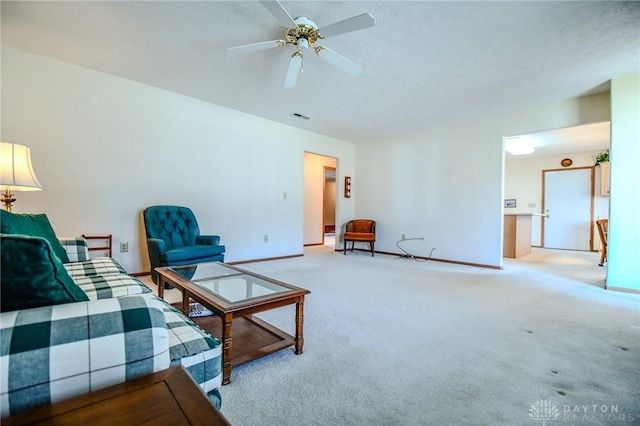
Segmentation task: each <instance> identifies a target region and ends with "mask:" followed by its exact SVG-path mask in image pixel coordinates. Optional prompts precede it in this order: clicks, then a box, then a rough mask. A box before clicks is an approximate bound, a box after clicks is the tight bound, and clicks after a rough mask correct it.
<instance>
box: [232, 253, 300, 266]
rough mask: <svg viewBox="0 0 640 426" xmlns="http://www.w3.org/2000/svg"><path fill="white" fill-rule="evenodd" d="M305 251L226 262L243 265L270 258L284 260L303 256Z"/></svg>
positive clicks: (265, 260)
mask: <svg viewBox="0 0 640 426" xmlns="http://www.w3.org/2000/svg"><path fill="white" fill-rule="evenodd" d="M302 256H304V253H300V254H289V255H286V256H277V257H263V258H260V259H247V260H238V261H236V262H225V263H226V264H228V265H242V264H243V263H255V262H267V261H269V260H282V259H291V258H293V257H302Z"/></svg>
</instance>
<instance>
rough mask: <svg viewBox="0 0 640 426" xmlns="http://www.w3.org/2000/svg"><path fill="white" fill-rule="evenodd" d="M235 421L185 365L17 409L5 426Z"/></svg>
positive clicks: (7, 419)
mask: <svg viewBox="0 0 640 426" xmlns="http://www.w3.org/2000/svg"><path fill="white" fill-rule="evenodd" d="M142 423H144V424H145V425H172V426H174V425H215V426H218V425H230V424H231V423H229V422H228V421H227V419H225V418H224V416H223V415H222V413H220V411H218V409H217V408H216V407H215V406H214V405H213V404H212V403H211V401H210V400H209V398H207V396H206V395H205V394H204V393H203V392H202V390H201V389H200V388H199V387H198V385H197V384H196V382H195V381H194V380H193V379H192V378H191V376H189V374H188V373H187V372H186V370H185V369H184V368H183V367H182V366H178V367H172V368H169V369H167V370H163V371H159V372H157V373H153V374H149V375H147V376H143V377H140V378H138V379H135V380H131V381H129V382H124V383H121V384H118V385H115V386H111V387H109V388H105V389H101V390H97V391H94V392H90V393H88V394H85V395H80V396H77V397H75V398H71V399H68V400H66V401H60V402H57V403H55V404H52V405H47V406H43V407H39V408H36V409H34V410H31V411H27V412H23V413H17V414H15V415H13V416H11V417H7V418H4V419H2V425H3V426H5V425H25V424H42V425H45V424H46V425H92V426H96V425H97V426H100V425H105V426H114V425H138V424H142Z"/></svg>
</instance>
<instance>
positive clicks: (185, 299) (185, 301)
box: [182, 289, 191, 317]
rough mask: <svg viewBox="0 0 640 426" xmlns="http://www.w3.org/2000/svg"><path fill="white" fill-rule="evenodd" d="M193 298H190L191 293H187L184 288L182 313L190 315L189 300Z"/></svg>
mask: <svg viewBox="0 0 640 426" xmlns="http://www.w3.org/2000/svg"><path fill="white" fill-rule="evenodd" d="M190 301H191V300H190V299H189V294H188V293H187V291H186V290H184V289H183V290H182V313H183V314H184V315H185V316H186V317H188V316H189V302H190Z"/></svg>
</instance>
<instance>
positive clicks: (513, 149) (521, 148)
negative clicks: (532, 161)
mask: <svg viewBox="0 0 640 426" xmlns="http://www.w3.org/2000/svg"><path fill="white" fill-rule="evenodd" d="M533 145H534V141H533V140H532V139H530V138H527V137H523V136H515V137H512V138H505V140H504V149H505V150H506V151H507V152H508V153H509V154H511V155H526V154H531V153H533V152H535V148H534V146H533Z"/></svg>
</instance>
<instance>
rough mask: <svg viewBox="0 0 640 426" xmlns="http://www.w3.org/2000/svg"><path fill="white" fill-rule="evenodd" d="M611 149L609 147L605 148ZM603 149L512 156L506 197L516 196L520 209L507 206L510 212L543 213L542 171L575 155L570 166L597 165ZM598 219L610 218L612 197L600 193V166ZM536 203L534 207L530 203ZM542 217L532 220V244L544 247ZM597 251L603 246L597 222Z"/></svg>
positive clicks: (596, 202) (507, 163)
mask: <svg viewBox="0 0 640 426" xmlns="http://www.w3.org/2000/svg"><path fill="white" fill-rule="evenodd" d="M604 149H607V147H606V146H604V147H603V149H602V150H604ZM599 152H601V151H596V152H583V153H574V154H565V155H548V156H541V157H528V156H526V155H524V156H521V157H514V158H510V159H508V160H506V161H505V172H504V198H514V199H516V208H513V209H505V212H506V213H542V170H549V169H561V168H563V167H561V166H560V161H562V159H563V158H567V157H568V158H571V160H572V161H573V164H572V165H571V167H570V168H575V167H590V166H593V165H594V164H595V158H596V156H597V154H598V153H599ZM595 175H596V178H595V182H594V184H595V198H594V217H593V219H594V220H597V219H600V218H607V217H609V197H601V196H600V168H599V167H597V168H596V174H595ZM530 204H532V205H533V207H530V206H529V205H530ZM541 223H542V219H541V217H540V216H534V217H533V218H532V222H531V245H533V246H540V241H541V238H540V237H541V233H540V232H541ZM593 230H594V234H593V242H594V250H598V249H599V247H600V240H599V238H598V232H597V230H596V229H595V225H594V229H593Z"/></svg>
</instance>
